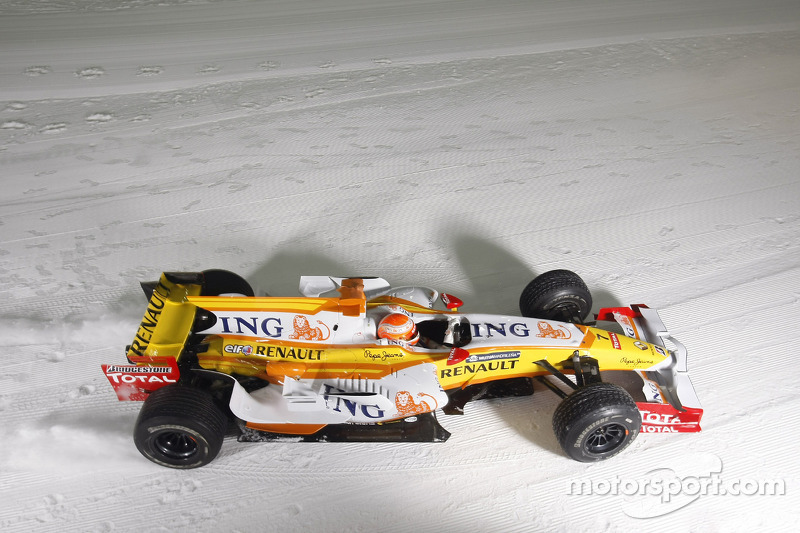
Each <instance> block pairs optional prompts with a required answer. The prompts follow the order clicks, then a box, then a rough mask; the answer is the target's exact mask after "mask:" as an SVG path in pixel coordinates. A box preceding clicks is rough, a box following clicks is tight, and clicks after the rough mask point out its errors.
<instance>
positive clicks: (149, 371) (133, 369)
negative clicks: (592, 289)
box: [106, 366, 172, 374]
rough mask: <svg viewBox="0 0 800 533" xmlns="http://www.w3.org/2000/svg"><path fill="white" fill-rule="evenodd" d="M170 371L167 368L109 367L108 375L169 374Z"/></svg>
mask: <svg viewBox="0 0 800 533" xmlns="http://www.w3.org/2000/svg"><path fill="white" fill-rule="evenodd" d="M171 371H172V369H171V368H170V367H168V366H110V367H108V370H106V373H108V374H116V373H122V374H169V373H170V372H171Z"/></svg>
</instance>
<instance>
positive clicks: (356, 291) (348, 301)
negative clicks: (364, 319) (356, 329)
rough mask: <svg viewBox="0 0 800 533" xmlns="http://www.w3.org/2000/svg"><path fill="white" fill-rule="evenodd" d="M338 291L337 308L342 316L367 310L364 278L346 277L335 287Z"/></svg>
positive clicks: (353, 314) (354, 314) (355, 314)
mask: <svg viewBox="0 0 800 533" xmlns="http://www.w3.org/2000/svg"><path fill="white" fill-rule="evenodd" d="M336 290H337V291H339V294H340V295H341V296H340V300H339V308H340V310H341V312H342V314H343V315H344V316H359V315H362V314H364V313H366V311H367V296H366V294H364V280H363V279H361V278H348V279H345V280H343V281H342V285H341V286H340V287H339V288H338V289H336Z"/></svg>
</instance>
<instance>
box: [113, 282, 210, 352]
mask: <svg viewBox="0 0 800 533" xmlns="http://www.w3.org/2000/svg"><path fill="white" fill-rule="evenodd" d="M200 290H201V288H200V285H190V284H187V285H180V284H177V283H173V282H172V281H170V280H169V279H168V278H167V276H166V275H165V274H161V279H160V280H159V281H158V284H157V285H156V287H155V289H154V290H153V294H152V295H151V296H150V301H149V302H148V304H147V310H146V311H145V312H144V317H143V318H142V322H141V324H139V329H138V330H137V331H136V336H135V337H134V339H133V342H132V343H131V345H130V347H129V348H128V353H127V355H128V359H129V360H130V361H131V362H132V363H136V364H140V363H149V362H150V359H151V358H153V357H174V358H176V359H177V358H178V357H179V356H180V354H181V351H182V350H183V345H184V344H185V343H186V339H187V337H188V336H189V333H190V331H191V328H192V323H193V322H194V315H195V306H194V305H192V304H191V303H189V302H188V300H187V298H188V297H189V296H195V295H198V294H200Z"/></svg>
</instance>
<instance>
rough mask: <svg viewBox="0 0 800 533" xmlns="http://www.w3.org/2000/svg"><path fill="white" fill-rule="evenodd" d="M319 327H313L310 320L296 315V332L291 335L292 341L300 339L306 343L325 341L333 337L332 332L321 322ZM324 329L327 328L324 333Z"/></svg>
mask: <svg viewBox="0 0 800 533" xmlns="http://www.w3.org/2000/svg"><path fill="white" fill-rule="evenodd" d="M317 324H318V326H321V327H311V324H310V323H309V322H308V319H307V318H306V317H304V316H303V315H295V317H294V331H292V333H291V334H290V335H289V338H290V339H300V340H304V341H324V340H327V339H328V337H330V336H331V330H330V329H329V328H328V326H326V325H325V324H323V323H322V322H320V321H317ZM322 328H325V330H324V331H323V330H322Z"/></svg>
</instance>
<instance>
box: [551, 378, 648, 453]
mask: <svg viewBox="0 0 800 533" xmlns="http://www.w3.org/2000/svg"><path fill="white" fill-rule="evenodd" d="M641 426H642V417H641V413H640V412H639V409H638V408H637V407H636V402H635V401H634V400H633V398H632V397H631V395H630V394H628V392H627V391H626V390H625V389H623V388H622V387H620V386H618V385H614V384H611V383H594V384H592V385H588V386H586V387H582V388H580V389H578V390H576V391H575V392H573V393H572V394H570V395H569V396H567V397H566V398H564V400H563V401H562V402H561V403H560V404H559V406H558V407H557V408H556V411H555V413H554V414H553V431H555V434H556V439H558V443H559V444H560V445H561V448H562V449H563V450H564V452H565V453H566V454H567V455H568V456H569V457H571V458H572V459H575V460H576V461H581V462H584V463H588V462H594V461H602V460H604V459H608V458H609V457H613V456H615V455H617V454H618V453H620V452H621V451H622V450H624V449H625V448H627V447H628V446H629V445H630V444H631V442H633V440H634V439H635V438H636V436H637V435H638V434H639V430H640V428H641Z"/></svg>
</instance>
